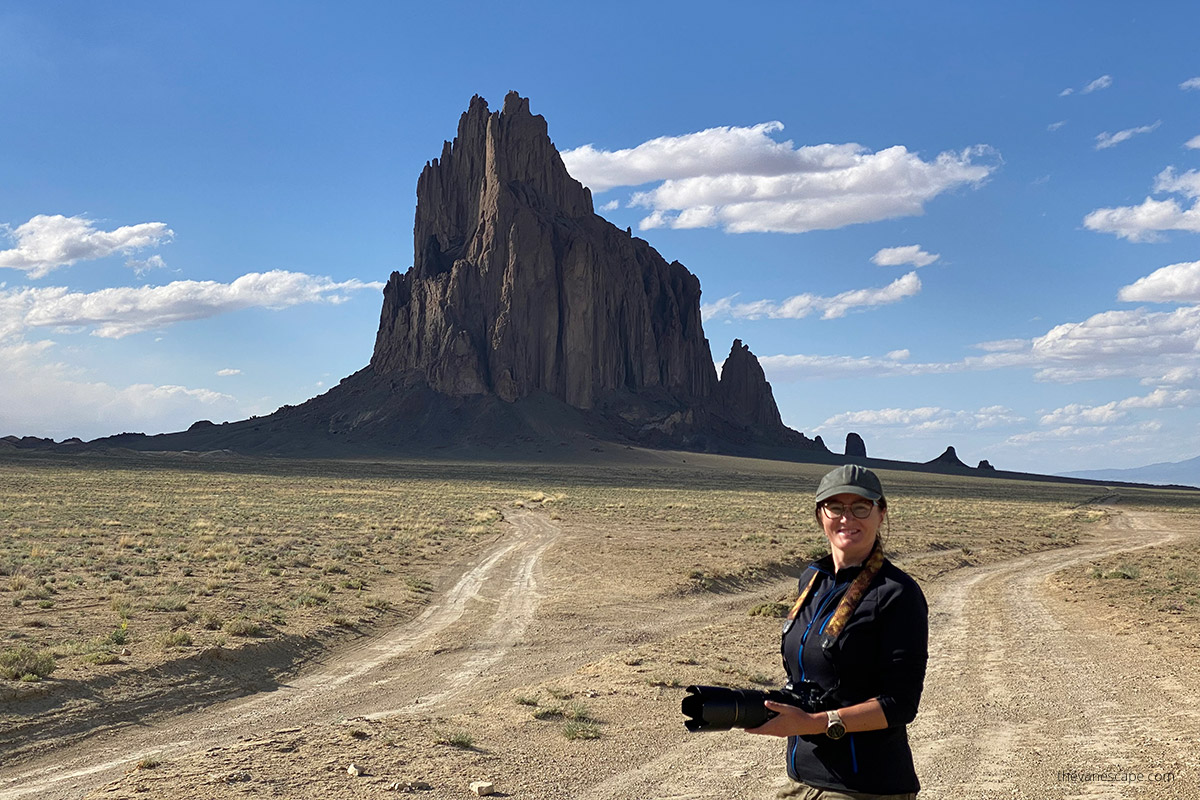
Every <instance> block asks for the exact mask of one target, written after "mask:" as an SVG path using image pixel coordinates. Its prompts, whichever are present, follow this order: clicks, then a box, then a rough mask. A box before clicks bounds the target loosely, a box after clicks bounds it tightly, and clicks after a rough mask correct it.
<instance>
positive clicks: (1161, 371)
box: [759, 306, 1200, 387]
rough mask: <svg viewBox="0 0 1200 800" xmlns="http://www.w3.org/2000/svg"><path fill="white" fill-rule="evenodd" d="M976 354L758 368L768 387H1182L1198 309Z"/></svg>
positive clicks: (1126, 314)
mask: <svg viewBox="0 0 1200 800" xmlns="http://www.w3.org/2000/svg"><path fill="white" fill-rule="evenodd" d="M974 347H976V348H977V349H981V350H983V351H985V354H984V355H981V356H967V357H965V358H962V359H959V360H957V361H947V362H910V361H909V360H908V359H907V357H906V358H905V359H900V360H898V359H893V358H891V357H879V356H836V355H834V356H830V355H807V354H795V355H771V356H766V357H763V358H760V359H759V361H760V363H761V364H762V366H763V369H764V370H765V371H766V373H767V377H768V378H769V379H770V380H771V381H796V380H810V379H836V378H848V377H860V376H870V377H890V376H904V375H935V374H946V373H955V372H968V371H970V372H982V371H991V370H997V369H1015V368H1023V369H1032V370H1034V378H1035V379H1036V380H1038V381H1046V382H1054V383H1075V382H1079V381H1088V380H1099V379H1104V378H1135V379H1140V380H1142V382H1143V383H1144V384H1146V385H1150V386H1158V387H1164V386H1171V385H1183V384H1186V383H1187V382H1188V381H1189V380H1190V379H1191V377H1192V376H1194V375H1198V374H1200V306H1184V307H1181V308H1178V309H1175V310H1173V311H1151V310H1148V309H1145V308H1137V309H1130V310H1118V311H1105V312H1102V313H1099V314H1094V315H1092V316H1091V317H1088V318H1087V319H1085V320H1082V321H1080V322H1067V323H1063V324H1060V325H1056V326H1054V327H1053V328H1051V329H1050V330H1049V331H1047V332H1046V333H1045V334H1043V335H1041V336H1037V337H1034V338H1032V339H1006V340H1000V341H993V342H982V343H979V344H976V345H974ZM890 355H891V354H889V356H890Z"/></svg>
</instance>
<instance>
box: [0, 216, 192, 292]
mask: <svg viewBox="0 0 1200 800" xmlns="http://www.w3.org/2000/svg"><path fill="white" fill-rule="evenodd" d="M7 233H8V237H9V238H10V239H12V240H13V242H14V243H15V244H16V247H14V248H12V249H11V250H0V267H7V268H8V269H19V270H24V271H25V272H26V273H27V274H28V275H29V277H31V278H41V277H43V276H45V275H46V274H48V273H50V272H51V271H53V270H55V269H58V268H59V267H66V266H70V265H72V264H74V263H76V262H78V261H89V260H92V259H97V258H104V257H106V256H110V255H113V254H114V253H116V254H121V255H128V254H129V253H133V252H136V251H138V250H141V249H143V248H146V247H152V246H156V245H159V244H162V243H164V242H167V241H170V239H171V237H172V236H174V235H175V234H174V232H173V231H172V230H171V229H170V228H168V227H167V226H166V224H165V223H162V222H143V223H141V224H139V225H126V226H124V227H121V228H116V229H114V230H111V231H103V230H98V229H97V228H96V223H95V222H93V221H92V220H90V219H87V218H86V217H82V216H77V217H64V216H63V215H61V214H54V215H45V214H39V215H38V216H36V217H34V218H33V219H31V220H29V221H28V222H26V223H24V224H23V225H18V226H17V227H16V228H13V229H10V230H8V231H7Z"/></svg>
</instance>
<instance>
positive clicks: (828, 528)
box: [818, 494, 887, 567]
mask: <svg viewBox="0 0 1200 800" xmlns="http://www.w3.org/2000/svg"><path fill="white" fill-rule="evenodd" d="M870 502H871V501H870V500H867V499H865V498H862V497H859V496H858V495H856V494H839V495H834V496H833V497H830V498H828V499H826V500H825V501H823V502H822V503H821V505H826V504H828V503H835V504H840V505H841V506H842V507H843V508H844V509H845V513H844V514H842V515H841V516H839V517H837V518H835V519H830V518H829V515H828V514H827V513H825V509H823V508H822V509H821V510H820V511H819V512H818V513H819V514H820V517H821V527H822V529H823V530H824V531H825V538H826V539H828V540H829V547H830V548H831V549H832V550H833V553H834V560H835V561H837V562H838V563H839V567H840V565H842V564H850V565H853V564H861V563H862V562H863V561H866V559H867V556H868V555H870V553H871V548H872V547H874V546H875V538H876V537H877V536H878V535H879V526H880V525H882V524H883V517H884V515H885V514H886V513H887V512H886V511H885V510H884V509H881V508H880V507H879V506H878V505H872V506H871V513H870V514H868V515H867V517H866V519H858V518H857V517H855V516H854V515H853V514H851V513H850V507H851V506H852V505H855V504H856V503H870ZM839 556H840V558H839Z"/></svg>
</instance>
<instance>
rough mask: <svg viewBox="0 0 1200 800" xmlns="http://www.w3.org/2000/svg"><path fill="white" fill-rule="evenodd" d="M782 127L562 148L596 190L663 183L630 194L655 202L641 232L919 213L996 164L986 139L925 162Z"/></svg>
mask: <svg viewBox="0 0 1200 800" xmlns="http://www.w3.org/2000/svg"><path fill="white" fill-rule="evenodd" d="M781 130H783V125H782V123H780V122H765V123H762V124H759V125H754V126H751V127H723V128H710V129H708V130H704V131H699V132H697V133H690V134H685V135H683V136H665V137H660V138H657V139H652V140H650V141H648V142H644V143H642V144H640V145H638V146H637V147H633V148H629V149H625V150H615V151H607V150H599V149H597V148H595V147H594V146H593V145H590V144H589V145H584V146H582V147H578V148H575V149H574V150H568V151H565V152H564V153H563V154H562V156H563V161H564V162H565V163H566V165H567V169H568V170H569V171H570V173H571V174H572V175H573V176H574V177H575V178H577V179H578V180H580V181H582V182H583V183H585V184H587V185H588V186H589V187H590V188H591V189H592V191H593V192H597V193H599V192H603V191H606V190H608V189H611V188H613V187H616V186H641V185H643V184H647V183H655V182H660V181H661V183H660V185H659V186H657V187H655V188H653V189H650V190H647V191H643V192H638V193H635V194H634V195H633V197H632V198H631V201H630V202H631V205H634V206H640V207H644V208H648V209H650V213H649V214H648V215H647V216H646V217H644V218H643V219H642V221H641V222H640V223H639V227H640V228H641V229H642V230H646V229H650V228H658V227H664V226H667V227H672V228H702V227H718V226H719V227H721V228H723V229H724V230H726V231H728V232H732V233H746V232H783V233H802V232H805V231H811V230H824V229H833V228H840V227H843V226H846V225H852V224H855V223H860V222H875V221H878V220H883V219H891V218H894V217H900V216H912V215H917V214H921V213H923V212H924V206H925V203H926V202H928V201H929V200H931V199H933V198H934V197H936V196H937V195H939V194H942V193H944V192H946V191H949V190H951V189H954V188H958V187H960V186H966V185H978V184H979V183H981V182H982V181H983V180H984V179H985V178H987V176H988V175H990V174H991V173H992V171H993V170H994V169H995V165H994V164H985V163H980V161H981V160H983V159H985V158H988V157H991V156H992V151H991V150H990V149H988V148H986V147H973V148H969V149H967V150H964V151H961V152H945V153H941V154H939V155H938V156H936V157H934V158H933V159H931V160H929V161H925V160H922V159H921V157H920V156H919V155H917V154H916V153H911V152H909V151H908V150H907V149H906V148H905V147H903V146H895V147H889V148H886V149H884V150H880V151H878V152H871V151H869V150H868V149H867V148H864V147H862V146H861V145H858V144H820V145H806V146H801V147H797V146H795V145H794V144H793V142H791V141H790V140H789V141H785V142H777V141H775V140H774V139H772V138H771V134H773V133H777V132H779V131H781ZM993 160H995V159H993Z"/></svg>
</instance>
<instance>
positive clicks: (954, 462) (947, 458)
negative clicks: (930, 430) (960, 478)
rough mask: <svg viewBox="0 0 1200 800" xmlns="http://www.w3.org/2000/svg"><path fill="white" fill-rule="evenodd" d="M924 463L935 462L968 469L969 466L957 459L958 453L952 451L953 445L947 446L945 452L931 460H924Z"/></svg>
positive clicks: (940, 464)
mask: <svg viewBox="0 0 1200 800" xmlns="http://www.w3.org/2000/svg"><path fill="white" fill-rule="evenodd" d="M925 463H926V464H937V465H939V466H945V467H962V468H963V469H970V467H968V466H967V465H966V464H964V463H963V462H962V461H960V460H959V458H958V453H956V452H954V448H953V447H947V448H946V450H945V452H943V453H942V454H941V455H940V456H938V457H937V458H935V459H934V460H933V461H926V462H925Z"/></svg>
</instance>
